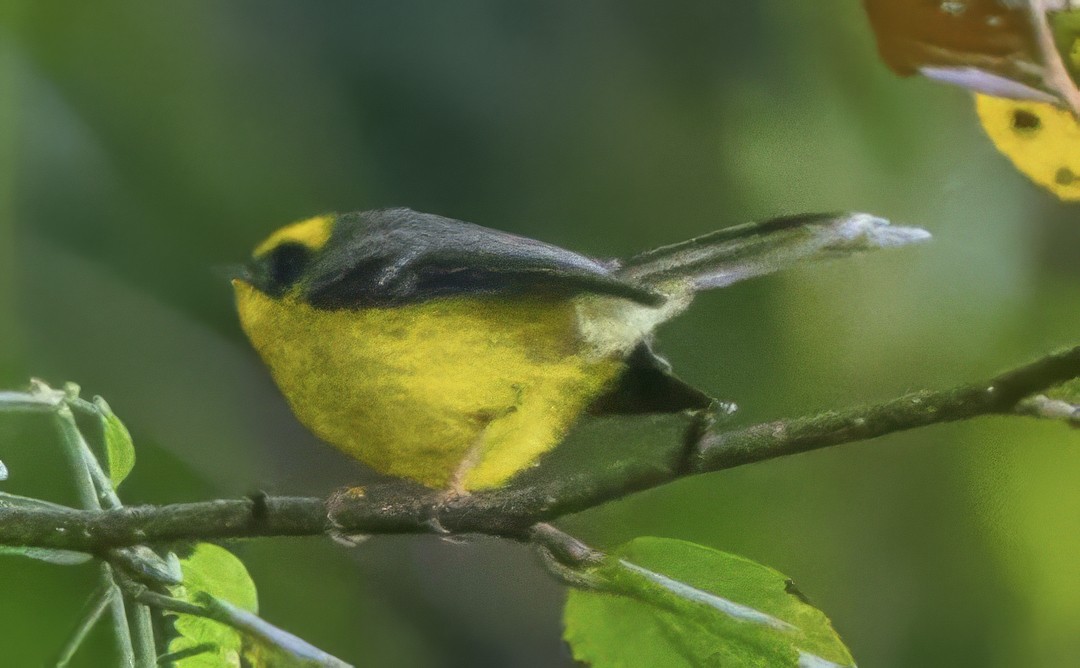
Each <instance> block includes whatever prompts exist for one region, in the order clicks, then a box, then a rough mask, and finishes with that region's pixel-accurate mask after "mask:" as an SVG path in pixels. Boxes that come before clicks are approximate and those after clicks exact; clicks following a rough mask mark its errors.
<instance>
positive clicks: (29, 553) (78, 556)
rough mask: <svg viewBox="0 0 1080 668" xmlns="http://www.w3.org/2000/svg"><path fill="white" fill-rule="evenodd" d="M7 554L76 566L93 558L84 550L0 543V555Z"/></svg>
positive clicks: (59, 564)
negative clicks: (76, 550)
mask: <svg viewBox="0 0 1080 668" xmlns="http://www.w3.org/2000/svg"><path fill="white" fill-rule="evenodd" d="M8 554H12V555H17V556H20V557H27V558H30V559H36V560H38V561H47V562H48V563H50V564H56V565H58V566H77V565H79V564H85V563H86V562H88V561H90V560H91V559H93V558H94V557H93V556H92V555H89V554H87V553H85V552H75V551H74V550H54V549H51V548H46V547H19V546H14V545H0V555H8Z"/></svg>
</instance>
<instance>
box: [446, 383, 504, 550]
mask: <svg viewBox="0 0 1080 668" xmlns="http://www.w3.org/2000/svg"><path fill="white" fill-rule="evenodd" d="M515 389H517V391H518V401H517V402H515V403H514V405H511V406H507V407H506V408H502V409H500V410H497V411H485V412H483V413H481V414H479V415H477V416H476V417H477V419H478V420H480V421H481V422H482V425H483V426H482V427H481V428H480V431H479V432H477V434H476V438H475V439H474V440H473V442H472V445H470V446H469V449H468V450H466V451H465V456H464V457H462V458H461V462H459V463H458V465H457V468H455V469H454V472H453V473H451V474H450V480H449V484H448V485H447V487H446V488H445V489H444V490H443V491H442V492H440V493H439V494H438V496H437V497H436V499H435V511H434V513H433V514H432V516H431V517H430V518H428V520H427V525H428V526H430V527H431V528H432V529H433V530H434V531H435V533H439V534H448V533H450V532H449V531H447V530H446V528H445V527H443V526H442V524H441V523H440V522H439V517H438V515H439V511H440V510H442V508H443V507H445V506H446V505H447V504H449V503H451V502H452V501H456V500H458V499H462V498H465V497H468V496H469V495H470V494H471V492H470V491H469V490H468V489H467V488H466V487H465V481H466V479H467V478H468V477H469V474H470V473H472V470H473V469H475V468H476V466H477V465H478V464H479V463H480V462H481V460H482V459H483V456H484V451H485V450H486V449H487V435H488V429H489V428H490V427H491V424H492V423H493V422H495V421H496V420H498V419H500V418H503V417H506V416H507V415H510V414H511V413H513V412H514V411H516V410H517V404H518V403H520V400H521V391H520V389H519V388H515Z"/></svg>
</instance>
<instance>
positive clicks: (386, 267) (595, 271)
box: [304, 209, 664, 309]
mask: <svg viewBox="0 0 1080 668" xmlns="http://www.w3.org/2000/svg"><path fill="white" fill-rule="evenodd" d="M325 249H326V250H325V251H324V252H323V253H322V254H321V255H320V257H318V258H317V259H316V260H315V263H314V265H313V267H312V270H311V272H310V273H309V275H308V278H307V279H306V280H305V285H304V290H305V296H306V299H307V301H308V302H309V303H310V304H312V305H313V306H316V307H318V308H326V309H349V308H364V307H372V306H400V305H404V304H410V303H418V302H422V301H426V300H429V299H433V298H437V297H449V296H460V295H494V294H543V295H573V294H581V293H595V294H603V295H611V296H615V297H623V298H625V299H629V300H632V301H636V302H639V303H642V304H647V305H659V304H660V303H662V302H663V300H664V297H663V296H662V295H660V294H658V293H656V292H653V291H651V290H649V289H648V288H643V287H640V286H637V285H633V284H631V283H629V282H627V281H624V280H622V279H620V278H618V277H616V276H615V275H614V274H613V267H612V266H610V265H609V264H605V263H603V262H600V261H597V260H593V259H591V258H588V257H585V256H584V255H579V254H577V253H574V252H572V251H568V250H565V249H563V248H559V247H558V246H552V245H550V244H545V243H543V242H540V241H535V240H533V239H527V238H525V237H519V236H515V235H512V234H507V233H505V232H499V231H497V230H491V229H488V228H484V227H480V226H478V225H473V224H471V223H465V222H462V221H459V220H453V219H450V218H443V217H441V216H435V215H431V214H424V213H417V212H415V211H411V210H409V209H386V210H379V211H365V212H361V213H351V214H344V215H341V216H339V217H338V219H337V222H336V223H335V225H334V230H333V233H332V237H331V241H330V243H328V244H326V246H325Z"/></svg>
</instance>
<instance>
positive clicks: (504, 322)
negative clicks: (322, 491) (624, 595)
mask: <svg viewBox="0 0 1080 668" xmlns="http://www.w3.org/2000/svg"><path fill="white" fill-rule="evenodd" d="M235 285H236V296H237V306H238V309H239V312H240V320H241V324H242V325H243V327H244V331H245V332H246V333H247V335H248V337H249V338H250V339H251V342H252V344H253V345H254V346H255V349H256V350H257V351H258V352H259V354H260V355H261V356H262V358H263V360H264V361H265V362H266V364H267V366H268V367H269V368H270V371H271V373H272V374H273V377H274V380H275V381H276V382H277V384H278V386H279V387H280V388H281V391H282V393H283V394H284V395H285V397H286V398H287V399H288V401H289V403H290V404H291V406H292V408H293V411H294V412H295V413H296V416H297V417H298V418H299V419H300V421H301V422H302V423H304V424H305V425H306V426H307V427H308V428H309V429H311V430H312V431H313V432H315V434H317V435H318V436H319V437H320V438H322V439H324V440H326V441H328V442H329V443H331V444H333V445H334V446H336V447H338V448H339V449H341V450H342V451H344V452H345V453H346V454H349V455H351V456H353V457H355V458H357V459H359V460H360V461H362V462H364V463H365V464H367V465H369V466H371V467H372V468H374V469H376V470H378V471H381V472H383V473H388V474H391V475H397V476H402V477H406V478H411V479H413V480H417V481H419V482H421V483H423V484H425V485H428V486H430V487H436V488H441V487H445V486H447V485H448V484H449V483H450V482H451V479H452V478H453V477H454V475H455V472H458V471H459V469H461V471H460V472H461V473H462V474H463V477H462V478H461V479H460V480H457V481H455V482H458V483H462V484H463V486H464V488H465V489H469V490H475V489H482V488H487V487H493V486H496V485H499V484H501V483H503V482H505V481H506V480H507V479H509V478H510V477H511V476H513V475H514V474H515V473H517V472H519V471H520V470H522V469H524V468H526V467H528V466H529V465H531V464H532V463H533V462H535V460H536V459H537V457H538V456H539V455H540V454H542V453H544V452H546V451H547V450H549V449H551V448H553V447H554V446H555V445H557V444H558V443H559V441H561V440H562V438H563V437H564V436H565V434H566V431H567V430H568V429H569V428H570V426H571V425H572V424H573V422H574V421H575V420H576V419H577V417H578V416H579V415H580V414H581V413H582V412H583V411H584V410H585V408H586V407H587V406H588V404H589V403H591V401H592V400H593V399H594V398H595V397H596V396H597V395H598V394H600V393H601V392H603V391H604V390H605V389H606V388H607V387H608V386H609V385H610V383H611V382H612V381H613V380H614V379H615V378H616V376H617V375H618V373H619V372H620V371H621V370H622V368H623V363H622V362H621V361H619V360H616V359H599V360H597V359H590V357H589V356H587V355H586V354H585V353H584V352H583V346H582V344H581V342H580V336H579V334H578V327H577V322H576V315H575V310H574V304H573V302H571V301H570V300H566V299H551V298H549V299H536V298H524V297H522V298H516V299H510V300H508V299H507V298H506V297H500V298H497V299H488V298H484V297H454V298H448V299H435V300H431V301H427V302H423V303H420V304H413V305H407V306H400V307H393V308H371V309H363V310H356V311H349V310H333V311H330V310H320V309H315V308H313V307H311V306H308V305H307V304H304V303H302V302H300V301H298V300H296V299H294V298H291V297H286V298H283V299H274V298H271V297H268V296H266V295H264V294H263V293H261V292H259V291H257V290H255V289H254V288H252V287H251V286H249V285H247V284H246V283H243V282H237V283H236V284H235ZM466 459H468V462H466V465H465V466H463V462H465V460H466Z"/></svg>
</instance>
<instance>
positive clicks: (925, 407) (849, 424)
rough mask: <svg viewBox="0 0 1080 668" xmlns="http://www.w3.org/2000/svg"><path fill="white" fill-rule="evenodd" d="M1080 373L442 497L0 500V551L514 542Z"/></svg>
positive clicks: (373, 489)
mask: <svg viewBox="0 0 1080 668" xmlns="http://www.w3.org/2000/svg"><path fill="white" fill-rule="evenodd" d="M1076 377H1080V347H1076V348H1072V349H1070V350H1067V351H1064V352H1060V353H1056V354H1052V355H1047V356H1046V357H1043V358H1041V359H1039V360H1036V361H1035V362H1032V363H1031V364H1027V365H1024V366H1021V367H1018V368H1015V369H1013V370H1011V371H1008V372H1006V373H1003V374H1001V375H999V376H996V377H994V378H991V379H990V380H987V381H985V382H981V383H974V384H969V385H963V386H960V387H956V388H952V389H948V390H941V391H922V392H915V393H912V394H907V395H904V396H902V397H899V398H897V399H893V400H890V401H886V402H883V403H880V404H876V405H871V406H865V407H858V408H851V409H847V410H844V411H835V412H827V413H823V414H820V415H815V416H810V417H803V418H796V419H790V420H777V421H774V422H768V423H763V424H757V425H753V426H749V427H743V428H732V429H724V428H716V427H712V428H708V429H704V430H702V431H700V433H697V434H696V435H695V437H694V438H693V439H692V440H691V442H690V443H689V444H688V456H687V457H686V458H685V461H684V462H683V463H682V464H678V465H674V466H669V467H665V466H662V465H658V464H656V463H649V462H640V463H630V464H628V465H626V466H622V467H611V468H609V469H605V470H590V471H587V472H581V473H577V474H574V475H570V476H562V477H559V478H558V479H554V480H547V481H543V482H539V483H536V484H531V485H526V486H518V487H515V486H513V485H511V486H510V487H507V488H504V489H498V490H491V491H484V492H477V493H475V494H472V495H468V496H463V497H458V498H453V499H449V500H448V499H446V498H445V495H444V494H441V493H439V492H436V491H433V490H428V489H424V488H420V487H417V486H414V485H409V484H406V483H386V484H380V485H373V486H370V487H367V488H364V489H359V488H355V489H350V490H343V491H341V492H338V493H336V494H334V495H332V496H331V497H330V498H329V499H319V498H308V497H269V496H267V497H255V498H249V499H235V500H218V501H206V502H202V503H186V504H174V505H166V506H127V507H121V508H114V509H106V510H100V511H85V510H65V509H58V508H55V507H51V506H22V507H15V506H4V505H3V504H0V545H22V546H33V547H44V548H59V549H66V550H77V551H82V552H91V553H94V554H98V555H101V554H103V553H105V552H106V551H107V550H109V549H110V548H115V547H120V546H129V545H137V544H160V543H168V542H172V541H182V540H214V539H225V538H246V537H254V536H306V535H320V534H323V533H326V532H328V531H337V532H341V533H346V534H388V533H446V532H449V533H483V534H489V535H496V536H502V537H506V538H512V539H516V540H529V539H530V537H535V536H534V532H535V530H534V529H532V527H533V526H534V525H536V524H538V523H543V522H548V521H550V520H554V519H557V518H559V517H562V516H564V515H568V514H571V513H575V512H578V511H581V510H585V509H587V508H592V507H595V506H598V505H601V504H603V503H606V502H608V501H611V500H613V499H618V498H622V497H625V496H628V495H630V494H633V493H635V492H638V491H641V490H645V489H649V488H652V487H657V486H659V485H663V484H666V483H669V482H672V481H673V480H676V479H679V478H681V477H685V476H688V475H696V474H700V473H707V472H712V471H720V470H724V469H730V468H734V467H736V466H741V465H743V464H748V463H752V462H760V461H764V460H768V459H774V458H777V457H784V456H788V455H793V454H798V453H802V452H808V451H810V450H816V449H818V448H823V447H828V446H832V445H840V444H842V443H849V442H853V441H865V440H869V439H873V438H876V437H878V436H883V435H885V434H890V433H893V432H898V431H904V430H907V429H913V428H916V427H923V426H927V425H932V424H937V423H943V422H954V421H957V420H966V419H970V418H974V417H978V416H983V415H1023V414H1031V410H1030V405H1029V404H1024V405H1021V402H1022V401H1023V400H1024V399H1025V398H1027V397H1030V396H1032V395H1035V394H1037V393H1041V392H1045V391H1046V390H1048V389H1050V388H1052V387H1054V386H1056V385H1059V384H1061V383H1063V382H1065V381H1067V380H1070V379H1072V378H1076Z"/></svg>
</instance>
